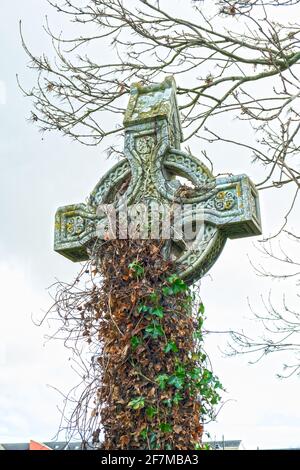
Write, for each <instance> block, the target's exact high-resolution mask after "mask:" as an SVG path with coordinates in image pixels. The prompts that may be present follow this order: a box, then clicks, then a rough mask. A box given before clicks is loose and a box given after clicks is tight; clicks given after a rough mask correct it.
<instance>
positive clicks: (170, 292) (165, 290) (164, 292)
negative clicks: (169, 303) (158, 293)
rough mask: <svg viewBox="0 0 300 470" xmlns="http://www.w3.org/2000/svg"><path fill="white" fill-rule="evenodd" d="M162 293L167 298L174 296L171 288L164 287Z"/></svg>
mask: <svg viewBox="0 0 300 470" xmlns="http://www.w3.org/2000/svg"><path fill="white" fill-rule="evenodd" d="M162 292H163V294H164V295H165V296H169V295H173V289H172V288H171V287H169V286H164V287H163V288H162Z"/></svg>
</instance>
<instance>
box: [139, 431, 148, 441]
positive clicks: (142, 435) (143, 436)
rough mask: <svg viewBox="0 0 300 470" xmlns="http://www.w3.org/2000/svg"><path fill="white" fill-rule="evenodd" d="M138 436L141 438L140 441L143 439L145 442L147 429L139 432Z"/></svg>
mask: <svg viewBox="0 0 300 470" xmlns="http://www.w3.org/2000/svg"><path fill="white" fill-rule="evenodd" d="M140 436H141V438H142V439H145V440H146V439H147V437H148V430H147V428H145V429H143V430H142V431H141V432H140Z"/></svg>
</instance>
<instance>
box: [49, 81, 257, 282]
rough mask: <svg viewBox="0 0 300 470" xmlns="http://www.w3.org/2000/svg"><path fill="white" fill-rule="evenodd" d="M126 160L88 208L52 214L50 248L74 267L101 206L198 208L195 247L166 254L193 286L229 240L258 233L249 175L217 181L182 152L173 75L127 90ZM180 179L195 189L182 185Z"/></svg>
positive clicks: (176, 246) (93, 235) (174, 246)
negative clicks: (200, 224) (199, 233)
mask: <svg viewBox="0 0 300 470" xmlns="http://www.w3.org/2000/svg"><path fill="white" fill-rule="evenodd" d="M124 128H125V144H124V157H125V158H124V159H123V160H121V161H120V162H119V163H117V164H116V165H115V166H113V167H112V168H111V169H110V170H109V171H108V172H107V173H106V174H105V175H104V176H103V177H102V178H101V179H100V181H99V182H98V184H97V185H96V187H95V188H94V190H93V191H92V193H91V194H90V196H89V198H88V201H87V203H86V204H75V205H69V206H65V207H61V208H59V209H58V210H57V212H56V216H55V242H54V249H55V251H57V252H58V253H60V254H62V255H64V256H65V257H67V258H69V259H71V260H72V261H84V260H86V259H88V258H89V247H90V246H91V243H93V242H94V241H95V240H96V239H97V237H98V238H99V233H98V231H97V226H98V223H99V218H100V216H99V212H98V211H97V208H98V207H99V205H103V204H113V205H114V206H115V207H117V208H119V209H120V208H121V207H122V206H123V205H125V204H126V205H127V206H131V205H133V204H138V203H140V202H143V201H147V200H148V201H159V202H162V203H166V204H174V203H177V204H180V205H182V204H184V205H187V206H188V207H190V208H191V211H192V209H193V207H195V205H197V207H201V208H202V213H203V231H202V236H201V239H199V243H197V244H195V243H188V242H184V243H183V242H182V241H181V240H178V239H176V240H171V244H170V246H169V250H168V256H170V257H172V258H173V259H174V261H175V263H176V267H177V272H178V274H179V275H180V276H181V277H182V279H184V280H185V281H187V282H189V283H192V282H195V281H196V280H197V279H199V278H200V277H202V276H203V275H204V274H205V273H206V272H207V271H208V270H209V269H210V267H211V266H212V265H213V263H214V262H215V261H216V259H217V258H218V256H219V255H220V253H221V251H222V249H223V247H224V245H225V242H226V239H227V238H242V237H248V236H252V235H259V234H260V233H261V222H260V213H259V200H258V193H257V191H256V189H255V186H254V185H253V183H252V182H251V181H250V179H249V178H248V177H247V176H246V175H238V176H226V177H217V178H215V177H214V176H213V174H212V173H211V171H210V170H209V169H208V168H207V167H206V166H205V165H204V164H203V163H202V162H201V161H199V160H198V159H197V158H195V157H193V156H192V155H190V154H189V153H186V152H183V151H182V150H180V143H181V141H182V129H181V123H180V117H179V111H178V106H177V101H176V85H175V82H174V79H173V78H172V77H167V78H166V79H165V80H164V81H163V82H162V83H160V84H153V85H150V86H142V85H141V84H139V83H138V84H134V85H132V87H131V91H130V99H129V104H128V107H127V110H126V112H125V117H124ZM182 178H185V179H186V180H188V181H189V182H190V184H191V185H192V188H190V189H189V188H187V187H186V186H183V185H182V184H181V179H182Z"/></svg>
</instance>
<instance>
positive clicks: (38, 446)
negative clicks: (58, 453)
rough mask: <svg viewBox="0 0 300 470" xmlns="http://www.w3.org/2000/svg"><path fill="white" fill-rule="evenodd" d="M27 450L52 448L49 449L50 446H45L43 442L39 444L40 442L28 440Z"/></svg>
mask: <svg viewBox="0 0 300 470" xmlns="http://www.w3.org/2000/svg"><path fill="white" fill-rule="evenodd" d="M29 450H52V449H50V447H48V446H45V444H41V443H40V442H37V441H32V440H30V442H29Z"/></svg>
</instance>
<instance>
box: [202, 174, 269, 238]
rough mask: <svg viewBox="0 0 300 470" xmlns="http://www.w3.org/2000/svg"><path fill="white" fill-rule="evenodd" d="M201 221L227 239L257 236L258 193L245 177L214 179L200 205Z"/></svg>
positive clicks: (258, 228)
mask: <svg viewBox="0 0 300 470" xmlns="http://www.w3.org/2000/svg"><path fill="white" fill-rule="evenodd" d="M204 213H205V220H206V221H207V222H211V223H212V224H213V225H215V226H217V227H218V228H219V229H220V230H221V231H222V232H223V233H224V234H225V235H226V237H228V238H243V237H251V236H253V235H260V234H261V219H260V208H259V199H258V192H257V189H256V188H255V186H254V184H253V183H252V181H251V180H250V178H249V177H248V176H247V175H238V176H229V177H224V178H216V186H215V188H214V190H213V191H212V193H211V194H210V195H208V197H207V199H206V201H205V204H204Z"/></svg>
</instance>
